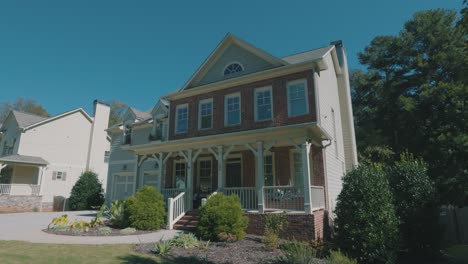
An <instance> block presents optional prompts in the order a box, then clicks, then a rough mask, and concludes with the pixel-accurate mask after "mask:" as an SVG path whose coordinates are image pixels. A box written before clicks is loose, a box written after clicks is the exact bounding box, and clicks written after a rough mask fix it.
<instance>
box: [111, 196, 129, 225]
mask: <svg viewBox="0 0 468 264" xmlns="http://www.w3.org/2000/svg"><path fill="white" fill-rule="evenodd" d="M124 204H125V201H121V200H115V201H113V202H112V204H111V207H110V208H109V211H108V212H107V215H108V218H109V221H110V222H111V224H112V225H113V226H115V227H117V228H125V227H127V226H128V223H127V221H126V218H125V207H124Z"/></svg>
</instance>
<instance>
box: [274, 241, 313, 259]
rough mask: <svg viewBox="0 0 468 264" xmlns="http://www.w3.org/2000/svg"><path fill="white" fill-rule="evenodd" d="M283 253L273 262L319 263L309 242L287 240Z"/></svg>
mask: <svg viewBox="0 0 468 264" xmlns="http://www.w3.org/2000/svg"><path fill="white" fill-rule="evenodd" d="M282 251H283V254H282V255H280V256H279V257H277V258H276V260H275V261H273V263H284V264H298V263H301V264H318V263H321V262H320V261H319V260H318V259H316V258H315V256H314V252H313V251H312V248H311V247H310V246H309V244H307V243H303V242H298V241H292V242H287V243H285V244H284V245H283V248H282Z"/></svg>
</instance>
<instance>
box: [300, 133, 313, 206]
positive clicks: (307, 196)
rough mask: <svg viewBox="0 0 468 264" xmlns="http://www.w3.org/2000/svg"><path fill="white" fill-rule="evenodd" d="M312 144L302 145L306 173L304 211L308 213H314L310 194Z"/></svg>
mask: <svg viewBox="0 0 468 264" xmlns="http://www.w3.org/2000/svg"><path fill="white" fill-rule="evenodd" d="M310 146H311V144H310V143H309V142H307V141H306V142H304V143H302V145H301V153H302V172H303V173H304V211H305V213H306V214H312V208H313V206H312V197H311V195H310V186H311V184H310V171H311V170H310V169H311V163H310V156H309V155H310Z"/></svg>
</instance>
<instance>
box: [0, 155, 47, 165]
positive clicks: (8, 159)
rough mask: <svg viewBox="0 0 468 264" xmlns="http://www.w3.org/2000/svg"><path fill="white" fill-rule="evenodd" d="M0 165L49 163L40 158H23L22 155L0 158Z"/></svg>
mask: <svg viewBox="0 0 468 264" xmlns="http://www.w3.org/2000/svg"><path fill="white" fill-rule="evenodd" d="M0 163H21V164H33V165H48V164H49V163H48V162H47V161H46V160H44V159H43V158H41V157H35V156H24V155H18V154H14V155H9V156H4V157H0Z"/></svg>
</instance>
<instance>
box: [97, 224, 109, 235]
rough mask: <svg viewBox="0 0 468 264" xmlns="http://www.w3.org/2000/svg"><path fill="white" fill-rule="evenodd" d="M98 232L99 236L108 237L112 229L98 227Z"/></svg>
mask: <svg viewBox="0 0 468 264" xmlns="http://www.w3.org/2000/svg"><path fill="white" fill-rule="evenodd" d="M98 232H99V234H100V235H109V234H110V233H112V229H111V228H110V227H108V226H105V227H100V228H99V229H98Z"/></svg>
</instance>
